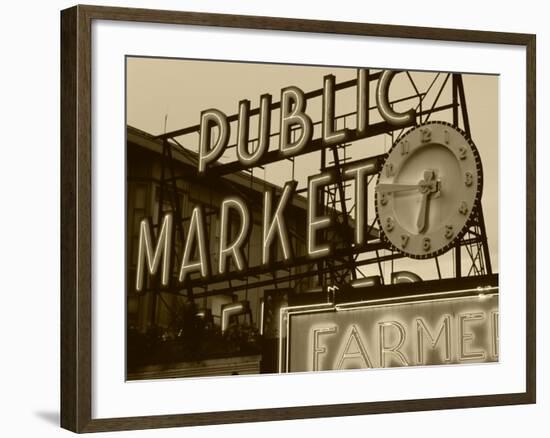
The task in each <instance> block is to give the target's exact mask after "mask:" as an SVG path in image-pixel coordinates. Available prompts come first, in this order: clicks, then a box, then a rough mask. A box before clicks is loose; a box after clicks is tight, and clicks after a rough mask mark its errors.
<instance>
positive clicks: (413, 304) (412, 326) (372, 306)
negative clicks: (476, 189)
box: [280, 288, 499, 372]
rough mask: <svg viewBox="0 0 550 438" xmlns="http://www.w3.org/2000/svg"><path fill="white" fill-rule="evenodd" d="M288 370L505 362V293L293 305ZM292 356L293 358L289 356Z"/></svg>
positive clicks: (288, 311)
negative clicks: (501, 324) (501, 311)
mask: <svg viewBox="0 0 550 438" xmlns="http://www.w3.org/2000/svg"><path fill="white" fill-rule="evenodd" d="M281 320H286V322H287V326H286V327H287V329H288V333H287V343H286V346H283V347H284V348H281V349H280V353H281V359H282V361H281V366H283V369H282V371H287V372H300V371H323V370H342V369H356V368H387V367H399V366H418V365H443V364H461V363H480V362H496V361H498V345H499V334H498V292H497V291H496V289H495V288H491V289H490V290H489V291H486V293H483V294H479V293H476V294H474V295H472V294H470V295H469V296H456V295H453V296H452V297H446V296H445V294H439V295H437V296H418V297H417V298H415V299H412V300H411V299H410V298H409V299H407V300H406V301H405V302H403V301H397V300H393V301H385V302H370V303H369V302H365V303H354V304H350V305H337V306H324V307H317V308H315V307H313V308H307V307H301V308H287V309H286V315H283V317H282V318H281ZM285 356H286V358H285Z"/></svg>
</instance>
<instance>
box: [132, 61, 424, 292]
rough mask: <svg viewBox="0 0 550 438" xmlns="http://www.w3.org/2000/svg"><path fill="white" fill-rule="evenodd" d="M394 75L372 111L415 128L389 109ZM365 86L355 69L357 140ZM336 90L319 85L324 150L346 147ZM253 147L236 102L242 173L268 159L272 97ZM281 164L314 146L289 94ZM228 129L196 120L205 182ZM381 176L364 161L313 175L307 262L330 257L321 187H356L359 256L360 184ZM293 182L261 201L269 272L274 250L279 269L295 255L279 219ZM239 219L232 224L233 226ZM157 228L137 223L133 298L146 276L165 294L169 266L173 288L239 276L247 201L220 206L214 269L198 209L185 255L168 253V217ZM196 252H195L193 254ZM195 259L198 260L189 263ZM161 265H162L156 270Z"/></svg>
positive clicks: (223, 121) (303, 102)
mask: <svg viewBox="0 0 550 438" xmlns="http://www.w3.org/2000/svg"><path fill="white" fill-rule="evenodd" d="M395 74H396V72H392V71H383V72H381V73H380V77H379V80H378V89H377V93H376V101H377V105H378V111H379V113H380V115H381V116H382V118H383V119H384V120H385V121H386V122H388V123H389V124H391V125H392V126H396V127H399V126H406V125H408V124H411V123H413V122H414V115H415V110H413V109H411V110H409V111H408V112H406V113H396V112H395V111H394V110H393V109H392V108H391V105H390V104H389V102H388V88H389V85H390V82H391V80H392V78H393V77H394V75H395ZM368 86H369V81H368V80H367V77H366V71H365V70H362V69H359V70H358V73H357V120H356V129H355V131H356V132H355V135H356V136H359V137H360V136H362V135H366V130H367V127H368V121H367V118H368V102H367V100H368V90H367V87H368ZM335 89H336V82H335V77H334V76H333V75H327V76H325V77H324V78H323V93H322V129H321V139H320V140H321V141H322V144H323V145H324V146H330V145H332V144H335V143H340V142H343V141H345V140H346V138H348V136H349V135H350V132H351V131H350V129H349V128H345V129H340V130H338V129H336V122H335V120H336V119H335V104H336V102H335V100H336V93H335ZM258 111H259V113H258V115H259V117H258V123H259V125H258V141H257V142H254V144H255V145H256V146H255V148H254V150H249V146H250V144H251V142H250V141H249V134H250V133H249V125H250V117H251V116H250V114H251V109H250V102H249V101H248V100H242V101H240V102H239V104H238V120H237V143H236V153H237V158H238V161H239V162H240V163H241V164H242V165H244V166H247V167H253V166H255V165H257V164H258V163H259V162H260V161H261V160H262V157H264V155H265V154H267V153H270V151H269V140H270V127H271V122H272V117H271V115H272V114H271V113H272V111H273V109H272V99H271V96H270V95H267V94H265V95H262V96H261V97H260V106H259V109H258ZM279 127H280V134H279V144H278V147H279V159H286V158H289V157H292V156H295V155H297V154H300V153H302V152H303V150H304V148H305V147H306V146H307V145H308V144H309V143H310V142H311V141H312V137H313V122H312V119H311V117H310V116H308V114H307V99H306V97H305V94H304V92H303V91H302V90H301V89H299V88H298V87H295V86H290V87H286V88H283V89H282V90H281V97H280V111H279ZM230 135H231V133H230V123H229V121H228V118H227V116H226V115H225V114H224V113H223V112H221V111H220V110H218V109H215V108H214V109H208V110H205V111H203V112H202V113H201V115H200V131H199V145H198V151H199V153H198V168H197V172H198V174H199V175H208V172H209V171H210V170H212V169H215V168H216V162H217V161H218V159H219V158H220V157H221V156H222V155H223V153H224V150H225V149H226V148H227V146H228V142H229V138H230ZM379 170H380V164H379V162H378V161H377V160H376V159H366V160H361V161H360V162H355V163H353V165H352V166H348V165H344V166H342V168H341V169H340V171H339V172H340V173H341V175H336V174H335V172H336V170H334V169H333V170H332V171H325V172H322V173H320V174H318V175H312V176H310V177H309V179H308V184H307V223H306V224H305V229H304V230H303V234H304V235H306V240H307V241H306V248H307V256H308V257H309V258H312V259H319V258H322V257H330V256H331V255H332V253H333V247H332V244H331V242H328V241H321V239H320V238H319V236H320V234H321V232H322V231H323V230H326V229H328V228H330V227H331V226H332V225H333V224H332V223H331V218H330V217H329V216H325V215H322V213H321V212H319V211H318V207H319V202H318V201H319V199H320V198H319V194H320V191H321V190H322V189H323V188H324V187H325V186H327V185H331V184H334V183H335V181H336V178H338V179H341V180H345V181H351V180H353V181H354V185H355V187H356V189H355V190H356V193H355V198H356V203H357V209H356V211H355V216H354V220H355V238H354V243H355V245H356V247H357V248H360V247H361V245H363V244H364V243H365V240H366V236H365V228H366V227H365V224H366V218H365V214H366V208H365V204H366V193H365V187H366V177H367V176H368V175H373V174H376V173H377V172H378V171H379ZM296 186H297V183H296V181H289V182H287V183H286V184H285V185H284V188H283V189H282V192H281V193H279V197H278V199H277V200H276V199H275V193H273V192H272V191H271V190H268V191H265V193H264V196H263V213H262V218H263V220H262V225H261V226H262V234H261V235H262V253H261V254H262V257H261V265H263V266H268V265H269V264H270V263H272V262H273V256H272V253H273V250H274V247H275V245H278V246H279V247H280V248H281V249H282V251H281V253H282V260H280V261H282V262H283V263H288V264H290V263H292V261H293V259H294V254H293V252H292V246H291V244H290V238H289V233H288V230H287V226H286V223H285V212H286V210H287V206H288V205H289V204H290V203H291V200H292V197H293V196H295V195H296ZM235 216H236V217H238V221H237V223H235V221H234V220H233V221H232V220H231V217H233V219H234V218H235ZM161 220H162V226H161V228H160V230H159V232H158V233H157V234H158V235H157V236H156V239H155V236H154V233H153V230H152V227H151V222H150V220H149V219H144V220H142V221H141V223H140V233H139V245H138V263H137V270H136V290H137V291H141V290H143V289H144V279H145V275H146V274H149V275H151V276H153V275H156V274H160V277H161V281H160V283H161V285H162V286H167V284H168V282H169V281H170V261H171V260H179V266H178V267H177V269H178V272H179V275H178V277H177V280H178V282H179V283H180V284H182V285H183V284H185V283H186V282H187V281H188V280H189V278H190V276H191V274H198V275H199V276H200V278H201V279H206V278H208V277H210V276H212V275H217V276H223V275H225V274H227V273H228V272H230V271H233V272H243V271H245V270H246V269H247V267H248V260H247V259H246V255H245V251H244V247H245V245H246V243H247V241H248V239H249V236H250V234H251V231H252V226H253V221H252V216H251V211H250V209H249V207H248V206H247V204H246V203H245V201H244V200H243V199H242V198H240V197H239V196H228V197H226V198H224V199H223V200H222V201H221V205H220V211H219V220H218V221H216V223H217V224H218V225H217V226H218V227H219V229H218V234H217V235H218V236H220V237H219V239H218V241H217V242H216V244H217V245H216V246H217V248H216V250H217V254H218V256H217V257H216V258H217V262H216V263H215V264H216V266H213V265H212V263H211V261H210V258H209V253H208V248H209V245H208V242H207V236H208V230H207V229H206V228H207V225H206V221H205V214H204V212H203V210H202V208H201V207H200V206H196V207H195V208H193V210H192V214H191V218H190V221H189V225H188V227H187V230H185V238H184V241H183V242H181V245H180V246H181V248H183V254H182V256H181V257H174V255H173V254H171V252H172V251H173V250H174V247H175V246H176V245H173V244H172V243H173V239H174V232H175V226H174V223H173V222H174V220H173V217H172V215H171V214H166V215H165V216H164V217H163V218H161ZM230 228H231V231H232V232H233V231H235V229H236V237H234V238H233V239H232V240H231V239H230V235H229V234H230V233H229V229H230ZM194 248H196V249H195V250H194V251H193V249H194ZM193 252H196V253H197V257H196V258H195V259H193V260H192V257H193V254H192V253H193ZM161 262H162V263H161Z"/></svg>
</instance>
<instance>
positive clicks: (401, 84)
mask: <svg viewBox="0 0 550 438" xmlns="http://www.w3.org/2000/svg"><path fill="white" fill-rule="evenodd" d="M364 67H370V68H374V69H375V68H376V67H375V66H364ZM329 73H330V74H333V75H335V77H336V82H337V83H339V82H343V81H346V80H349V79H354V78H356V69H355V68H340V67H337V68H335V67H312V66H289V65H274V64H254V63H236V62H218V61H196V60H175V59H159V58H128V62H127V122H128V124H129V125H131V126H133V127H136V128H138V129H141V130H143V131H146V132H148V133H150V134H153V135H155V134H161V133H163V132H165V130H166V131H172V130H176V129H180V128H185V127H187V126H191V125H196V124H198V123H199V118H200V113H201V111H203V110H205V109H209V108H216V109H219V110H221V111H222V112H224V113H225V114H227V115H232V114H235V113H237V109H238V104H239V101H240V100H243V99H248V100H250V101H251V107H252V108H256V107H257V106H258V104H259V99H260V96H261V95H262V94H265V93H270V94H272V96H273V102H277V101H279V96H280V91H281V89H282V88H284V87H288V86H290V85H294V86H297V87H299V88H301V89H302V90H303V91H304V92H307V91H311V90H314V89H318V88H322V86H323V76H324V75H326V74H329ZM411 76H412V78H413V79H414V81H415V84H416V86H417V88H418V89H419V91H420V92H423V91H426V89H427V88H428V86H429V84H430V83H431V82H432V81H433V80H434V78H435V77H436V74H435V73H427V72H411ZM444 78H445V74H441V75H439V76H438V77H437V79H436V82H435V84H434V85H433V87H432V89H431V90H430V92H429V93H428V95H427V96H426V98H425V100H424V102H423V109H425V108H427V107H428V108H429V107H430V106H431V104H432V103H433V101H434V99H435V97H436V95H437V92H438V91H439V88H440V86H441V84H442V83H443V80H444ZM463 79H464V87H465V94H466V101H467V106H468V113H469V118H470V127H471V133H472V139H473V141H474V143H475V144H476V146H477V148H478V150H479V152H480V155H481V160H482V163H483V178H484V187H483V195H482V205H483V209H484V214H485V222H486V228H487V234H488V239H489V248H490V252H491V261H492V265H493V272H498V214H497V212H498V161H499V160H498V158H499V157H498V76H492V75H472V74H468V75H464V76H463ZM450 83H451V80H450V79H449V81H448V83H447V85H446V87H445V89H444V92H443V93H442V95H441V97H440V98H439V102H438V103H439V104H446V103H450V102H451V93H450V89H451V87H450ZM375 85H376V83H375V82H374V83H372V84H371V86H372V87H374V86H375ZM372 90H373V92H371V105H373V104H374V99H373V96H374V88H372ZM413 93H414V88H413V86H412V84H411V82H410V81H409V79H408V78H407V76H406V75H405V74H401V75H398V76H396V77H395V79H394V81H393V82H392V86H391V88H390V100H391V99H397V98H399V97H403V96H405V95H410V94H413ZM417 102H418V99H416V100H414V101H410V102H409V103H403V105H404V106H396V108H398V109H403V110H404V109H407V107H410V106H411V104H414V105H416V104H417ZM354 109H355V88H352V89H349V90H347V91H342V92H338V93H337V95H336V115H339V114H345V113H349V112H352V111H354ZM307 113H308V115H310V117H311V118H312V119H313V121H314V122H316V121H319V120H320V118H321V99H320V98H318V99H313V100H312V101H310V102H308V107H307ZM371 114H374V112H372V113H371ZM450 117H451V116H450V111H446V112H442V113H436V114H433V115H432V116H431V118H430V120H432V121H433V120H444V121H448V122H451V121H452V120H451V119H450ZM277 120H278V113H277V112H275V111H274V112H273V115H272V132H276V131H277V129H278V122H277ZM350 120H351V119H350ZM373 121H376V120H373ZM165 122H166V126H165ZM256 123H257V122H256V121H255V120H254V119H252V120H251V123H250V127H251V129H252V130H254V129H255V126H256ZM339 127H340V126H339ZM351 128H354V126H353V125H352V126H351ZM231 130H232V134H231V137H230V141H229V144H234V143H235V131H236V124H232V125H231ZM396 134H399V132H396ZM252 135H254V133H252V134H251V136H252ZM318 136H319V134H318V131H314V138H316V137H318ZM178 141H180V143H182V144H183V145H184V146H185V147H187V148H189V149H190V150H193V151H197V150H198V135H197V134H192V135H188V136H185V137H180V138H178ZM391 143H392V140H391V138H390V136H388V135H384V136H377V137H374V138H371V139H368V140H362V141H358V142H355V143H354V144H353V145H352V146H351V147H350V148H349V153H350V156H352V158H353V159H358V158H364V157H366V156H370V155H377V154H380V153H382V152H384V151H387V150H388V149H389V148H390V147H391ZM270 149H271V148H270ZM234 159H235V158H234V154H233V153H232V152H231V151H228V152H227V153H226V154H224V157H223V159H222V160H225V161H234ZM319 163H320V160H319V153H318V152H315V153H310V154H307V155H303V156H301V157H298V158H297V159H296V164H295V166H296V167H295V178H296V179H297V180H298V181H299V188H300V187H302V186H303V185H304V184H305V181H306V180H307V177H308V176H310V175H314V174H317V173H318V172H319ZM291 174H292V168H291V165H290V162H288V161H287V160H284V161H282V162H277V163H273V164H270V165H268V166H266V169H265V171H261V170H257V171H256V172H255V173H254V175H255V176H257V177H260V178H265V179H267V180H269V181H270V182H273V183H275V184H278V185H282V184H284V182H285V181H287V180H288V179H290V177H291ZM370 199H372V198H370ZM369 202H371V201H369ZM371 210H374V209H372V208H371ZM371 220H372V218H371V217H370V216H369V223H370V221H371ZM463 253H465V251H463ZM464 257H466V256H465V255H464V254H463V260H466V259H465V258H464ZM439 260H440V265H441V269H442V273H443V276H444V277H448V276H450V275H451V274H452V266H453V265H452V251H451V252H448V253H447V254H445V255H443V256H440V257H439ZM394 268H395V270H400V269H407V270H411V271H413V272H417V273H419V275H420V276H421V277H422V278H424V279H426V280H427V279H430V278H435V275H436V271H435V265H434V261H433V260H429V261H416V260H411V259H401V260H397V261H395V266H394ZM388 269H389V267H388ZM463 269H464V268H463ZM363 271H364V273H365V274H366V275H375V274H378V271H377V267H376V265H373V266H370V267H367V268H365V269H364V270H363Z"/></svg>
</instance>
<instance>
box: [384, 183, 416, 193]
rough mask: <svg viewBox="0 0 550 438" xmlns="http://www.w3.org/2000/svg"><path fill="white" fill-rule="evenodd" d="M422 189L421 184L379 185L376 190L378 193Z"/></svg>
mask: <svg viewBox="0 0 550 438" xmlns="http://www.w3.org/2000/svg"><path fill="white" fill-rule="evenodd" d="M419 187H420V185H419V184H389V183H388V184H378V185H377V186H376V189H375V190H377V191H378V192H388V193H390V192H404V191H406V190H414V189H418V188H419Z"/></svg>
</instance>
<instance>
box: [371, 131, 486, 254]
mask: <svg viewBox="0 0 550 438" xmlns="http://www.w3.org/2000/svg"><path fill="white" fill-rule="evenodd" d="M482 187H483V171H482V167H481V159H480V157H479V153H478V151H477V148H476V147H475V145H474V143H473V142H472V140H471V139H470V138H468V136H467V135H466V134H465V133H464V132H463V131H462V130H460V129H459V128H457V127H455V126H453V125H451V124H449V123H446V122H429V123H425V124H423V125H420V126H416V127H414V128H412V129H411V130H409V131H408V132H406V133H405V134H404V135H402V136H401V137H400V138H399V139H398V140H397V141H396V142H395V143H394V144H393V146H392V148H391V149H390V151H389V152H388V156H387V158H386V160H385V162H384V165H383V166H382V169H381V171H380V174H379V175H378V181H377V185H376V189H375V206H376V215H377V219H378V224H379V226H380V230H381V237H382V239H383V240H386V241H387V242H388V243H389V244H390V245H391V247H392V248H393V249H395V250H398V251H400V252H402V253H403V254H405V255H407V256H409V257H412V258H415V259H426V258H430V257H435V256H437V255H439V254H442V253H444V252H445V251H447V250H448V249H450V248H451V247H453V245H454V244H455V243H456V241H457V240H458V239H460V238H461V237H462V236H463V234H464V233H465V232H466V230H467V228H468V226H469V224H470V223H471V221H472V218H473V216H474V214H475V210H476V208H477V206H478V204H479V202H480V200H481V191H482Z"/></svg>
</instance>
